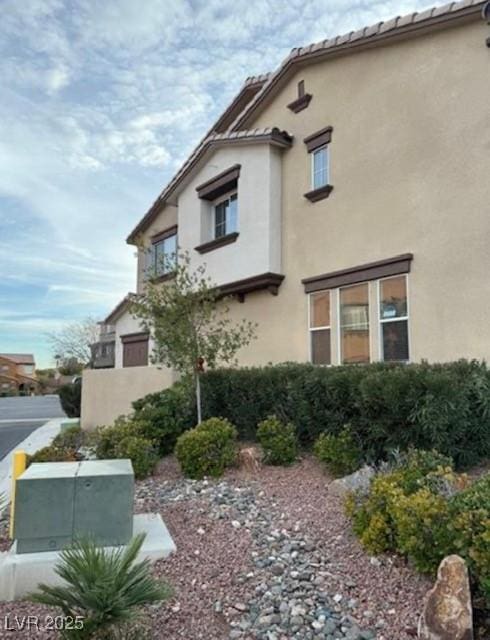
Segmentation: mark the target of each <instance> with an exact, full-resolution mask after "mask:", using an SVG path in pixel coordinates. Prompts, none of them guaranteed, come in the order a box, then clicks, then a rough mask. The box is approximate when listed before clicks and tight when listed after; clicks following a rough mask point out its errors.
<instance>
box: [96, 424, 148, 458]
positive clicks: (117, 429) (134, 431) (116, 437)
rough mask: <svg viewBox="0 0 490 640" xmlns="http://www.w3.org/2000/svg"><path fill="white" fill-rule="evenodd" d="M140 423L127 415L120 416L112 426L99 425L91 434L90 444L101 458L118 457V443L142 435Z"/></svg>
mask: <svg viewBox="0 0 490 640" xmlns="http://www.w3.org/2000/svg"><path fill="white" fill-rule="evenodd" d="M141 435H142V433H141V431H140V425H139V423H137V422H133V421H132V420H131V419H129V418H126V417H125V416H119V418H117V419H116V420H115V422H114V424H112V425H110V426H101V427H97V428H96V429H95V430H94V431H92V432H91V434H90V436H89V441H90V446H91V448H92V450H93V452H94V453H95V456H96V457H97V458H98V459H99V460H105V459H111V458H117V453H116V449H117V445H118V444H119V442H120V441H121V440H123V439H124V438H127V437H132V436H141Z"/></svg>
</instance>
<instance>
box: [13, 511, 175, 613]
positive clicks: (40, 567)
mask: <svg viewBox="0 0 490 640" xmlns="http://www.w3.org/2000/svg"><path fill="white" fill-rule="evenodd" d="M133 531H134V535H137V534H139V533H145V534H146V538H145V541H144V542H143V546H142V547H141V551H140V553H139V554H138V558H137V560H138V561H139V562H141V561H142V560H144V559H148V560H149V561H150V562H156V561H157V560H160V559H162V558H166V557H167V556H168V555H170V554H171V553H173V552H174V551H175V550H176V546H175V543H174V541H173V540H172V537H171V535H170V533H169V531H168V529H167V527H166V526H165V523H164V522H163V520H162V518H161V516H160V514H159V513H143V514H138V515H135V516H134V519H133ZM115 548H116V547H105V549H106V550H107V551H112V550H113V549H115ZM60 554H61V552H60V551H44V552H39V553H23V554H18V553H16V543H15V542H14V544H13V545H12V548H11V549H10V550H9V551H7V552H4V553H2V554H1V555H0V601H2V602H6V601H7V602H10V601H12V600H19V599H21V598H24V597H25V596H26V595H27V594H29V593H32V592H33V591H35V590H36V589H37V586H38V584H39V583H40V582H44V583H46V584H49V585H52V586H54V585H59V584H62V582H63V581H62V580H61V578H60V577H59V576H58V575H57V574H56V573H55V571H54V568H55V566H56V565H57V564H58V562H59V559H60Z"/></svg>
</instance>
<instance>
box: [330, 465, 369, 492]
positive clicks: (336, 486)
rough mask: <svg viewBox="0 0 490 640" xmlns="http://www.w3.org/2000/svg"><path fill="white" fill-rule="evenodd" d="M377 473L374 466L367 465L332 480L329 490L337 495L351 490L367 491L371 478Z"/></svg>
mask: <svg viewBox="0 0 490 640" xmlns="http://www.w3.org/2000/svg"><path fill="white" fill-rule="evenodd" d="M375 474H376V472H375V470H374V469H373V467H370V466H368V465H365V466H364V467H362V469H359V471H356V472H355V473H351V474H350V475H348V476H344V477H343V478H338V479H337V480H334V481H333V482H331V483H330V485H329V487H328V491H329V493H332V494H334V495H336V496H344V495H345V494H346V493H348V492H350V491H360V492H361V493H367V491H368V490H369V485H370V484H371V480H372V479H373V477H374V476H375Z"/></svg>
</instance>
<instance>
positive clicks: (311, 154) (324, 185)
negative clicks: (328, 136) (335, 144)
mask: <svg viewBox="0 0 490 640" xmlns="http://www.w3.org/2000/svg"><path fill="white" fill-rule="evenodd" d="M319 151H325V153H326V163H327V176H326V182H325V184H321V185H320V186H319V187H315V154H317V153H318V152H319ZM310 156H311V160H310V162H311V178H310V179H311V188H312V190H313V191H315V190H316V189H321V188H322V187H326V186H327V185H329V184H330V145H329V144H328V143H327V144H324V145H322V146H321V147H318V149H315V150H314V151H312V152H311V153H310Z"/></svg>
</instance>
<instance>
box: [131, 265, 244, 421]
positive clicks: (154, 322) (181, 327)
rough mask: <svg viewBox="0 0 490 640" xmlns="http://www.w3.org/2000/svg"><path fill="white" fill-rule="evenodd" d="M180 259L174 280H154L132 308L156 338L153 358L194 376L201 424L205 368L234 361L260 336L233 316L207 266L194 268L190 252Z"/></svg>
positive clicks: (150, 280) (186, 374) (176, 266)
mask: <svg viewBox="0 0 490 640" xmlns="http://www.w3.org/2000/svg"><path fill="white" fill-rule="evenodd" d="M175 262H176V261H175V260H173V262H172V266H171V268H172V270H173V276H174V277H173V278H172V280H170V281H169V282H166V283H164V284H157V283H156V282H155V281H153V280H152V279H151V278H150V279H149V280H148V283H147V285H146V288H145V291H144V293H143V294H142V295H140V296H138V298H137V299H136V300H135V301H134V302H133V303H132V309H131V310H132V313H133V315H135V316H136V317H138V318H139V319H140V320H141V322H142V324H143V327H144V328H145V329H146V330H147V331H148V332H149V333H150V334H151V336H152V337H153V339H154V342H155V346H154V350H153V354H152V355H151V359H152V362H154V363H155V364H164V365H166V366H168V367H170V368H172V369H175V370H176V371H178V372H179V373H181V374H182V375H184V376H189V377H191V376H192V377H193V379H194V383H195V389H196V407H197V419H198V423H200V422H201V420H202V411H201V384H200V376H201V373H202V372H203V371H204V367H208V368H210V369H214V368H215V367H216V366H217V365H218V364H220V363H231V362H233V361H234V358H235V355H236V353H237V351H238V350H239V349H240V348H241V347H244V346H246V345H247V344H249V343H250V341H251V340H253V339H254V337H255V328H256V325H255V324H254V323H252V322H249V321H247V320H241V321H240V322H238V323H234V322H233V321H232V320H231V319H230V318H229V317H228V312H229V308H228V306H227V305H226V303H225V302H224V301H223V300H222V299H221V297H220V294H219V290H218V289H217V288H216V287H215V286H213V285H212V283H211V280H210V279H209V278H208V277H206V276H205V272H206V267H205V266H204V265H202V266H199V267H197V269H195V270H194V271H191V269H190V259H189V255H188V253H182V254H179V260H178V263H177V264H175Z"/></svg>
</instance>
